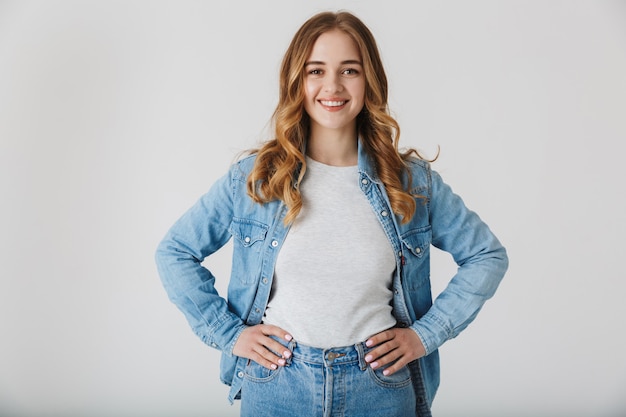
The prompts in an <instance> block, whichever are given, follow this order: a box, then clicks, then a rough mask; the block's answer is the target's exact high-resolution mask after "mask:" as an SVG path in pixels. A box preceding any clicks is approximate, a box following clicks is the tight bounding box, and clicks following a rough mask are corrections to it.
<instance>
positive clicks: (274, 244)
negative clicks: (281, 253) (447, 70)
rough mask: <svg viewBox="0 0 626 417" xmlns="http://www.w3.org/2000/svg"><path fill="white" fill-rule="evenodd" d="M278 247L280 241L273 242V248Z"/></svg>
mask: <svg viewBox="0 0 626 417" xmlns="http://www.w3.org/2000/svg"><path fill="white" fill-rule="evenodd" d="M276 246H278V241H277V240H272V247H274V248H275V247H276Z"/></svg>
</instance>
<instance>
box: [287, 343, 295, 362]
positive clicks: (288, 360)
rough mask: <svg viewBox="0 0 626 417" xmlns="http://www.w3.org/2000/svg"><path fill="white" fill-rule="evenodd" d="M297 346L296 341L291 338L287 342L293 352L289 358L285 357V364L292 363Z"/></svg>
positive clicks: (288, 347)
mask: <svg viewBox="0 0 626 417" xmlns="http://www.w3.org/2000/svg"><path fill="white" fill-rule="evenodd" d="M295 348H296V341H295V340H294V339H291V340H290V341H289V343H288V344H287V349H289V351H290V352H291V355H289V357H288V358H287V359H285V366H289V365H291V359H293V350H294V349H295Z"/></svg>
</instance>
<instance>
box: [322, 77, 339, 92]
mask: <svg viewBox="0 0 626 417" xmlns="http://www.w3.org/2000/svg"><path fill="white" fill-rule="evenodd" d="M342 90H343V86H342V85H341V78H340V77H339V75H338V74H332V73H331V74H328V76H327V77H326V79H325V80H324V92H326V93H337V92H340V91H342Z"/></svg>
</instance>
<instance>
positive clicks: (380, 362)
mask: <svg viewBox="0 0 626 417" xmlns="http://www.w3.org/2000/svg"><path fill="white" fill-rule="evenodd" d="M402 356H403V354H402V352H401V351H400V350H399V349H394V350H391V351H389V352H388V353H386V354H384V355H381V356H379V357H376V358H374V359H373V360H372V361H371V363H370V366H371V367H372V369H377V368H381V367H383V366H385V365H387V364H390V363H393V362H395V361H397V360H398V359H400V358H401V357H402ZM366 361H367V359H366Z"/></svg>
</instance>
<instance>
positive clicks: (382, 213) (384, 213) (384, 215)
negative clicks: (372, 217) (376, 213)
mask: <svg viewBox="0 0 626 417" xmlns="http://www.w3.org/2000/svg"><path fill="white" fill-rule="evenodd" d="M380 215H381V216H383V217H387V216H388V215H389V213H387V210H383V211H381V212H380Z"/></svg>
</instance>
